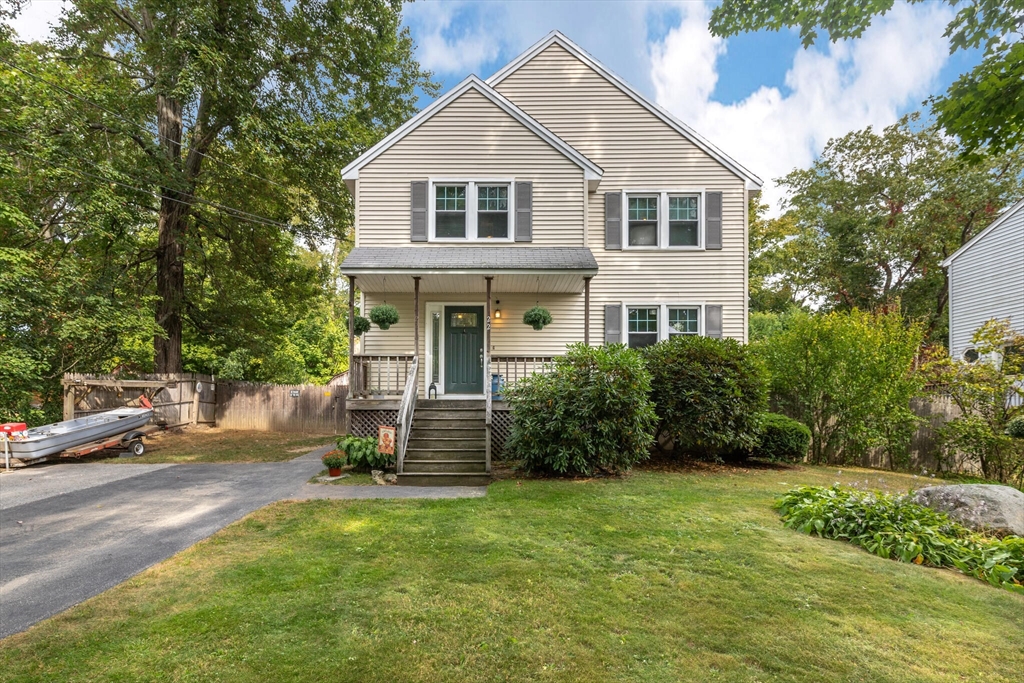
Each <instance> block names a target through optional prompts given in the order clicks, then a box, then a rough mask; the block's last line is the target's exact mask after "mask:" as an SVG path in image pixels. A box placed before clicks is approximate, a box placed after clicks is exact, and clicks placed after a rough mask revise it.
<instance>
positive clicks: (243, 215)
mask: <svg viewBox="0 0 1024 683" xmlns="http://www.w3.org/2000/svg"><path fill="white" fill-rule="evenodd" d="M0 147H2V148H3V149H6V150H7V151H8V152H11V153H12V154H21V155H24V156H27V157H29V158H31V159H35V160H36V161H39V162H42V163H44V164H49V165H50V166H52V167H53V168H59V169H61V170H64V171H68V172H69V173H74V174H76V175H79V176H84V177H87V178H93V179H95V180H99V181H101V182H105V183H111V184H113V185H119V186H121V187H124V188H127V189H129V190H134V191H136V192H141V193H143V194H148V195H151V196H153V197H156V198H157V199H166V200H168V201H172V202H177V203H179V204H184V205H186V206H191V205H193V204H203V205H206V206H210V207H212V208H214V209H217V210H219V211H222V212H224V213H227V214H228V215H229V216H231V217H232V218H237V219H239V220H243V221H248V222H250V223H258V224H261V225H269V226H272V227H277V228H282V229H285V230H288V229H291V227H292V226H290V225H288V224H287V223H281V222H280V221H275V220H273V219H270V218H266V217H264V216H260V215H257V214H254V213H249V212H248V211H242V210H241V209H236V208H234V207H231V206H226V205H224V204H218V203H217V202H211V201H209V200H206V199H201V198H199V197H196V196H195V195H193V194H191V193H188V192H182V193H181V194H183V195H185V196H188V197H190V198H191V200H190V201H184V200H181V199H177V198H175V197H168V196H166V195H163V194H160V193H159V192H153V191H152V190H147V189H145V188H142V187H137V186H135V185H129V184H128V183H123V182H121V181H119V180H114V179H112V178H107V177H104V176H99V175H96V174H94V173H89V172H87V171H83V170H81V169H76V168H69V167H67V166H62V165H60V164H55V163H53V162H52V161H51V160H49V159H44V158H42V157H39V156H36V155H34V154H29V153H28V152H25V151H24V150H20V149H16V148H14V147H9V146H7V145H4V144H2V143H0ZM78 160H79V161H86V162H87V163H92V164H93V165H94V166H97V167H98V166H99V165H98V164H96V163H95V162H89V161H88V160H85V159H78ZM128 177H129V178H131V179H132V180H135V181H136V182H142V181H140V180H139V179H138V178H132V177H131V176H128Z"/></svg>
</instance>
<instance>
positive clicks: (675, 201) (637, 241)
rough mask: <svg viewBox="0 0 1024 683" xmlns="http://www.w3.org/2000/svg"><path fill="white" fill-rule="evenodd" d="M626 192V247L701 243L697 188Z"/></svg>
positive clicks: (676, 246) (698, 245)
mask: <svg viewBox="0 0 1024 683" xmlns="http://www.w3.org/2000/svg"><path fill="white" fill-rule="evenodd" d="M625 196H626V201H625V205H626V231H627V234H626V240H625V245H624V246H625V247H626V248H640V249H658V248H683V249H686V248H689V249H695V248H696V249H699V248H701V247H702V246H703V244H702V239H701V233H702V230H701V221H702V215H701V209H702V207H701V203H702V196H703V195H702V194H701V193H700V192H693V193H688V192H671V191H665V192H654V191H652V192H636V193H633V192H629V191H627V192H626V193H625Z"/></svg>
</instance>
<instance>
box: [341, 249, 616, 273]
mask: <svg viewBox="0 0 1024 683" xmlns="http://www.w3.org/2000/svg"><path fill="white" fill-rule="evenodd" d="M379 270H410V271H413V270H487V271H514V270H567V271H575V270H593V271H596V270H597V260H595V259H594V254H593V253H591V251H590V249H587V248H586V247H532V246H531V247H518V246H512V245H508V246H501V247H469V246H444V247H440V246H438V247H356V248H354V249H353V250H352V251H351V252H349V255H348V256H347V257H346V258H345V261H344V262H343V263H342V264H341V272H342V273H345V274H349V273H358V272H362V273H369V272H373V271H379Z"/></svg>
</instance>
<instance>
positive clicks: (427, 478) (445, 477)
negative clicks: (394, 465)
mask: <svg viewBox="0 0 1024 683" xmlns="http://www.w3.org/2000/svg"><path fill="white" fill-rule="evenodd" d="M490 483H491V475H489V474H486V473H484V474H480V473H475V472H417V473H408V472H403V473H402V474H399V475H398V485H399V486H487V485H488V484H490Z"/></svg>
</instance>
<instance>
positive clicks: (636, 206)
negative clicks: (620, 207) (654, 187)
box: [629, 195, 658, 247]
mask: <svg viewBox="0 0 1024 683" xmlns="http://www.w3.org/2000/svg"><path fill="white" fill-rule="evenodd" d="M657 245H658V196H657V195H652V196H643V197H634V196H630V197H629V246H631V247H640V246H643V247H655V246H657Z"/></svg>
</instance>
